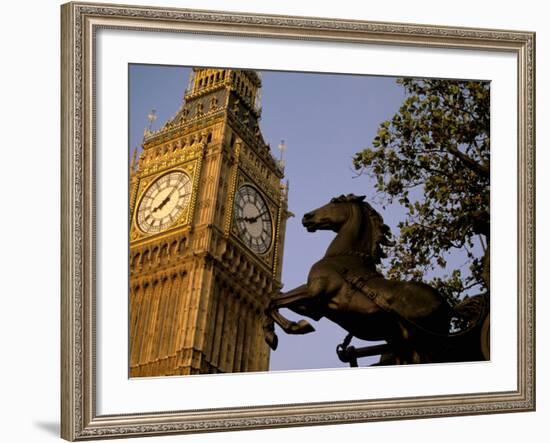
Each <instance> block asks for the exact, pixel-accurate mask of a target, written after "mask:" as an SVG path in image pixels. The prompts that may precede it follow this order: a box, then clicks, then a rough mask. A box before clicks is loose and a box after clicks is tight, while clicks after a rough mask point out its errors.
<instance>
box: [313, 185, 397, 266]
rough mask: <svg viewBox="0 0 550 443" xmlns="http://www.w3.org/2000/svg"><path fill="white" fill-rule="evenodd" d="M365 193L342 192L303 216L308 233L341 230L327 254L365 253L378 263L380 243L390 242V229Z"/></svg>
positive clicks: (338, 231)
mask: <svg viewBox="0 0 550 443" xmlns="http://www.w3.org/2000/svg"><path fill="white" fill-rule="evenodd" d="M364 200H365V196H364V195H354V194H348V195H340V196H339V197H335V198H333V199H331V200H330V202H329V203H327V204H326V205H324V206H321V207H320V208H317V209H314V210H313V211H310V212H308V213H306V214H304V216H303V218H302V224H303V226H304V227H305V228H306V230H307V231H308V232H315V231H317V230H330V231H334V232H336V233H338V235H337V236H336V238H335V239H334V240H333V242H332V243H331V245H330V246H329V248H328V249H327V255H331V254H341V253H345V252H347V251H352V250H353V251H355V252H364V253H365V254H368V255H369V256H370V257H371V258H372V260H373V263H379V262H380V260H381V258H383V257H384V256H385V255H384V252H383V250H382V248H381V245H391V244H392V243H391V241H390V239H389V236H390V229H389V227H388V226H387V225H385V224H384V220H383V219H382V216H381V215H380V214H379V213H378V212H377V211H376V210H375V209H374V208H373V207H372V206H371V205H370V204H369V203H367V202H365V201H364Z"/></svg>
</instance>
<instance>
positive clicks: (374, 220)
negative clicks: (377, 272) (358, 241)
mask: <svg viewBox="0 0 550 443" xmlns="http://www.w3.org/2000/svg"><path fill="white" fill-rule="evenodd" d="M365 197H366V196H364V195H354V194H348V195H340V196H338V197H334V198H333V199H331V200H330V202H331V203H354V204H357V205H359V207H360V209H361V210H362V212H363V216H364V218H365V220H366V221H367V227H368V228H367V232H365V235H364V236H363V238H364V242H363V246H364V247H365V249H366V250H367V251H366V252H367V253H368V254H369V255H370V257H371V258H372V260H373V262H374V264H379V263H380V261H381V260H382V259H383V258H385V257H386V254H385V253H384V250H383V249H382V246H391V245H392V244H393V242H392V241H391V240H390V236H391V231H390V228H389V226H388V225H386V224H385V223H384V219H383V218H382V216H381V215H380V214H379V213H378V211H376V210H375V209H374V208H373V207H372V206H371V205H370V204H369V203H367V202H366V201H364V200H365ZM369 231H370V232H369Z"/></svg>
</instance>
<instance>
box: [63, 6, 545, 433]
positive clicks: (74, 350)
mask: <svg viewBox="0 0 550 443" xmlns="http://www.w3.org/2000/svg"><path fill="white" fill-rule="evenodd" d="M61 22H62V41H61V47H62V59H61V68H62V69H61V75H62V97H61V101H62V115H61V140H62V177H61V188H62V195H61V198H62V209H61V210H62V212H61V216H62V235H61V238H62V257H61V259H62V276H61V279H62V303H61V318H62V325H61V328H62V329H61V332H62V334H61V340H62V342H61V349H62V361H61V362H62V364H61V436H62V437H63V438H64V439H67V440H70V441H75V440H87V439H95V438H108V437H131V436H136V437H137V436H147V435H160V434H178V433H195V432H205V431H209V432H216V431H226V430H243V429H265V428H273V427H283V426H305V425H320V424H338V423H353V422H367V421H380V420H396V419H403V418H422V417H443V416H459V415H473V414H489V413H499V412H520V411H533V410H534V409H535V35H534V33H531V32H523V31H502V30H490V29H470V28H452V27H442V26H432V25H413V24H395V23H377V22H362V21H352V20H340V19H334V20H332V19H320V18H306V17H287V16H268V15H257V14H246V13H226V12H218V11H195V10H184V9H167V8H155V7H133V6H123V5H106V4H91V3H78V2H75V3H68V4H65V5H63V6H62V7H61ZM100 30H113V31H116V32H119V33H129V34H130V33H134V34H132V35H137V34H139V33H150V34H151V33H163V34H164V33H168V34H170V33H172V34H184V35H199V36H200V35H202V36H220V37H224V38H237V37H238V38H254V39H261V40H263V41H265V42H269V41H270V39H271V40H273V39H276V40H277V41H282V42H285V41H287V42H292V41H308V42H318V43H330V44H331V45H339V44H340V45H344V44H350V43H353V44H355V45H359V47H361V46H362V45H363V46H367V45H376V46H377V47H379V48H381V49H380V50H384V48H388V50H390V49H391V48H392V47H400V48H402V47H408V48H411V50H414V49H415V48H423V49H428V50H433V51H439V50H442V49H443V50H445V49H450V50H454V49H457V50H475V51H481V52H483V51H485V52H487V54H489V53H493V54H503V53H506V54H511V55H513V56H515V57H516V60H517V63H516V66H517V91H516V92H517V94H516V95H517V109H516V110H514V111H515V112H517V116H518V118H517V164H518V167H517V178H516V179H517V196H518V197H517V214H515V217H517V291H515V293H514V297H515V300H516V302H517V346H516V343H510V352H511V353H513V354H514V356H515V357H516V360H515V361H516V362H517V367H516V371H515V373H516V374H517V383H516V385H517V386H516V388H515V389H506V390H496V391H491V392H488V391H487V390H480V391H478V392H463V393H456V394H441V395H415V396H395V397H392V398H387V397H384V398H368V399H357V398H355V399H349V398H345V397H344V396H342V399H337V400H334V399H331V400H330V401H328V400H327V401H315V402H311V401H306V402H296V401H289V402H288V404H286V403H284V402H283V403H279V404H256V405H246V406H235V407H233V406H231V407H227V406H223V407H216V405H215V404H212V405H209V406H208V407H197V408H185V409H182V410H174V409H173V408H166V410H152V411H151V412H141V411H140V412H136V411H133V410H125V411H121V412H117V413H112V414H100V413H98V403H100V401H101V399H99V398H98V378H97V377H98V375H97V361H96V358H97V346H98V343H97V334H96V331H97V324H98V321H99V320H100V319H98V316H97V298H96V294H97V281H96V271H97V262H96V257H97V251H98V248H105V247H107V245H105V244H99V242H100V241H101V239H100V238H99V237H98V236H97V235H96V213H97V211H98V210H100V205H101V202H99V201H98V199H97V196H96V187H97V186H98V181H100V180H102V171H98V170H97V168H96V166H97V163H96V152H97V150H96V143H97V131H98V129H97V126H96V124H97V122H96V112H97V103H96V91H97V88H98V87H100V86H101V85H98V82H99V81H100V80H99V79H98V76H97V66H96V52H97V50H98V48H97V39H96V36H97V33H98V32H99V31H100ZM135 33H137V34H135ZM136 62H139V60H137V61H136ZM121 118H122V117H121ZM121 149H123V150H125V149H126V147H121ZM495 149H497V147H495ZM122 210H123V209H121V211H122ZM124 214H125V213H124ZM123 296H126V295H125V294H123ZM514 326H516V325H514Z"/></svg>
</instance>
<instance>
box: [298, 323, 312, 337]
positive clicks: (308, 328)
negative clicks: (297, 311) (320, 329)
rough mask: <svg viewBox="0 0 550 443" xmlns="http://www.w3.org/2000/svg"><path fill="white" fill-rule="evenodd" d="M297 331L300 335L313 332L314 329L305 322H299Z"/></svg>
mask: <svg viewBox="0 0 550 443" xmlns="http://www.w3.org/2000/svg"><path fill="white" fill-rule="evenodd" d="M297 330H298V331H300V333H301V334H308V333H310V332H313V331H315V328H314V327H313V326H311V324H310V323H309V322H308V321H307V320H300V321H299V322H298V324H297Z"/></svg>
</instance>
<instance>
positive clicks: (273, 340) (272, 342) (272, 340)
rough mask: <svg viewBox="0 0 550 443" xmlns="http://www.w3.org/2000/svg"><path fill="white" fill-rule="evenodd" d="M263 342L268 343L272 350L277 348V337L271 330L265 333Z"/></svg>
mask: <svg viewBox="0 0 550 443" xmlns="http://www.w3.org/2000/svg"><path fill="white" fill-rule="evenodd" d="M265 342H266V343H267V344H268V345H269V347H270V348H271V349H273V350H274V351H275V350H276V349H277V346H278V345H279V337H277V335H276V334H275V333H273V332H271V333H269V334H266V336H265Z"/></svg>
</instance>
